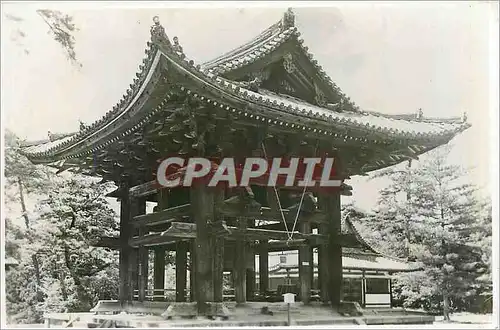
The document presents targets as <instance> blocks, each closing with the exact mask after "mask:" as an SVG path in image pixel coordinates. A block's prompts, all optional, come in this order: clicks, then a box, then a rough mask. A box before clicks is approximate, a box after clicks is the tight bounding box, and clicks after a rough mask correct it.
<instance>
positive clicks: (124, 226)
mask: <svg viewBox="0 0 500 330" xmlns="http://www.w3.org/2000/svg"><path fill="white" fill-rule="evenodd" d="M128 189H129V185H128V183H127V182H123V183H122V185H121V198H120V257H119V263H120V268H119V277H120V287H119V300H120V304H121V305H122V308H123V306H124V303H125V302H126V301H128V300H129V297H130V289H131V288H130V285H129V283H130V274H129V255H130V252H131V250H132V249H131V248H130V247H129V244H128V241H129V238H130V235H131V226H130V200H129V195H128Z"/></svg>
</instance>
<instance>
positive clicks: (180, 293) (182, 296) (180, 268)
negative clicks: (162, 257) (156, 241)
mask: <svg viewBox="0 0 500 330" xmlns="http://www.w3.org/2000/svg"><path fill="white" fill-rule="evenodd" d="M187 250H188V242H177V244H176V249H175V301H179V302H185V301H186V282H187V274H186V271H187Z"/></svg>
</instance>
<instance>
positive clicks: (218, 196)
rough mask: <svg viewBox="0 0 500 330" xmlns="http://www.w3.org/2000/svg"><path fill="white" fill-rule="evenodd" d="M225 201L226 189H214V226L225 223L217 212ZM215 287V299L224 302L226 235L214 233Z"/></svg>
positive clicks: (221, 225) (220, 225) (217, 226)
mask: <svg viewBox="0 0 500 330" xmlns="http://www.w3.org/2000/svg"><path fill="white" fill-rule="evenodd" d="M223 202H224V190H220V189H217V190H215V191H214V204H215V205H216V206H217V207H216V208H215V209H214V213H215V220H214V228H219V227H223V226H224V224H225V220H224V216H222V215H221V214H219V213H218V212H217V209H218V206H219V205H221V204H222V203H223ZM211 240H212V242H213V256H214V258H213V265H212V267H213V281H214V283H213V287H214V301H215V302H223V300H224V299H223V298H224V237H223V236H216V235H213V236H212V238H211Z"/></svg>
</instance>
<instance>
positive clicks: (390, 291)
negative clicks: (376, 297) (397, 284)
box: [389, 274, 394, 308]
mask: <svg viewBox="0 0 500 330" xmlns="http://www.w3.org/2000/svg"><path fill="white" fill-rule="evenodd" d="M389 276H390V274H389ZM389 296H390V301H389V304H390V306H389V307H391V308H392V306H393V305H394V302H393V301H392V299H393V298H392V278H390V277H389Z"/></svg>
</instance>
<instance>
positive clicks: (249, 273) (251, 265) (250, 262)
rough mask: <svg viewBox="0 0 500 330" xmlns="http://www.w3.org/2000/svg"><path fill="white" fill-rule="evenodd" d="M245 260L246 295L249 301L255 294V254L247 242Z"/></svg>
mask: <svg viewBox="0 0 500 330" xmlns="http://www.w3.org/2000/svg"><path fill="white" fill-rule="evenodd" d="M246 258H247V260H246V261H247V269H246V277H247V283H246V290H247V292H246V295H247V300H251V299H252V298H253V295H254V294H255V252H254V250H253V249H252V248H251V247H250V242H247V246H246Z"/></svg>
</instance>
